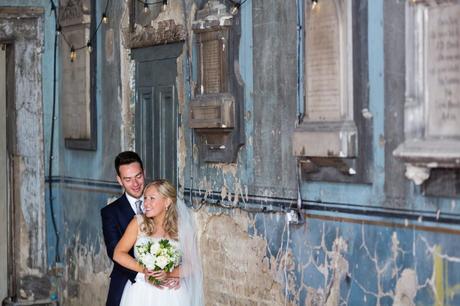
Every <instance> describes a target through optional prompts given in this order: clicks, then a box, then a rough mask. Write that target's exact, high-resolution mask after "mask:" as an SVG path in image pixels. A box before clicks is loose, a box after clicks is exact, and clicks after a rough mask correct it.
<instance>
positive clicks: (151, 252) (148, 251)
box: [136, 239, 181, 285]
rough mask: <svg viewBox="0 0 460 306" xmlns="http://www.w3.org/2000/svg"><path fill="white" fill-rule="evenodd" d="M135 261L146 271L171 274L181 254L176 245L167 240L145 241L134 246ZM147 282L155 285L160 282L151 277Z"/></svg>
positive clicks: (178, 262)
mask: <svg viewBox="0 0 460 306" xmlns="http://www.w3.org/2000/svg"><path fill="white" fill-rule="evenodd" d="M136 252H137V261H138V262H139V263H140V264H141V265H143V266H144V267H145V268H146V269H147V270H151V271H158V270H163V271H165V272H171V271H172V270H173V269H174V268H175V267H177V266H178V265H179V264H180V261H181V253H180V250H179V249H178V248H177V245H176V244H172V243H171V242H170V241H169V240H168V239H161V240H158V241H157V240H153V241H152V240H147V241H145V242H144V243H142V244H138V245H136ZM149 280H150V281H152V282H153V283H155V284H156V285H159V284H160V281H159V280H157V279H155V278H154V277H153V276H150V277H149Z"/></svg>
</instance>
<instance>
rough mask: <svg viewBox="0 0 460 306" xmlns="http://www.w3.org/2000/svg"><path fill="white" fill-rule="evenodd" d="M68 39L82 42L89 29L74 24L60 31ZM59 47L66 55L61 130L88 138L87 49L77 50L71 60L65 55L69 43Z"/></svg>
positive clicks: (89, 130) (63, 75)
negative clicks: (70, 27)
mask: <svg viewBox="0 0 460 306" xmlns="http://www.w3.org/2000/svg"><path fill="white" fill-rule="evenodd" d="M63 34H64V35H65V36H66V37H67V39H68V40H69V41H72V43H75V45H77V46H80V45H85V41H87V39H88V34H89V29H85V27H84V26H82V27H74V28H72V30H66V31H63ZM61 50H63V51H64V52H63V54H65V55H66V56H65V57H64V58H63V61H62V96H61V101H62V115H63V119H64V120H63V121H62V125H63V131H64V138H66V139H89V138H90V137H91V121H90V111H91V109H90V104H91V97H90V71H89V70H90V65H89V64H90V63H89V54H88V52H86V50H80V51H79V52H78V53H77V57H76V59H75V60H74V61H70V58H69V56H68V54H69V53H70V52H69V47H68V46H67V44H66V43H63V44H62V47H61Z"/></svg>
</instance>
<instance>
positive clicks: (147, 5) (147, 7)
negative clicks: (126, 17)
mask: <svg viewBox="0 0 460 306" xmlns="http://www.w3.org/2000/svg"><path fill="white" fill-rule="evenodd" d="M149 11H150V9H149V4H148V3H147V2H144V13H145V14H148V13H149Z"/></svg>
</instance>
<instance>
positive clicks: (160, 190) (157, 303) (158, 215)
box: [113, 180, 204, 306]
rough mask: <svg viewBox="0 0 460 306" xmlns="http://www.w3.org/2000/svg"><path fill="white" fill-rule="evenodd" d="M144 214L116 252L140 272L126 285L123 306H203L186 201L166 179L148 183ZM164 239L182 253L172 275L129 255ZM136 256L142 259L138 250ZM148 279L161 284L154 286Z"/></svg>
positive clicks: (198, 263) (116, 256) (122, 261)
mask: <svg viewBox="0 0 460 306" xmlns="http://www.w3.org/2000/svg"><path fill="white" fill-rule="evenodd" d="M144 211H145V212H144V214H143V215H136V216H135V217H134V218H133V220H132V221H131V222H130V224H129V225H128V227H127V229H126V231H125V233H124V235H123V237H122V238H121V240H120V241H119V242H118V244H117V246H116V248H115V251H114V256H113V259H114V260H115V261H116V262H118V263H119V264H120V265H122V266H124V267H126V268H128V269H131V270H133V271H137V272H138V274H137V277H136V282H135V283H131V281H129V280H128V281H127V282H126V285H125V289H124V291H123V296H122V298H121V302H120V306H134V305H146V306H162V305H168V306H184V305H187V306H204V298H203V286H202V282H203V280H202V269H201V261H200V257H199V253H198V248H197V245H196V232H195V228H194V223H193V220H192V217H191V216H190V214H189V211H188V209H187V207H185V204H184V203H183V201H180V200H179V201H177V197H176V189H175V188H174V186H172V184H171V183H169V182H168V181H167V180H155V181H153V182H152V183H150V184H148V185H147V186H146V187H145V190H144ZM161 239H167V240H169V241H170V243H171V245H178V246H179V249H180V251H181V254H182V260H181V263H180V265H179V266H178V267H176V268H174V269H173V270H172V271H171V272H165V271H163V270H159V271H149V270H147V269H146V268H144V266H142V265H141V264H140V263H139V262H138V261H137V260H136V259H135V258H133V257H132V256H131V255H130V254H129V251H130V250H131V249H132V248H133V247H134V246H136V245H140V244H142V243H145V241H148V240H151V241H152V242H154V241H158V240H161ZM134 256H135V257H136V258H137V257H138V256H139V254H137V252H136V247H134ZM148 277H154V278H155V279H156V280H157V281H160V284H159V285H154V284H152V283H151V282H149V281H148ZM177 282H179V284H178V286H177V285H176V284H177Z"/></svg>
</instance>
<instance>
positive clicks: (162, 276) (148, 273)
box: [144, 269, 168, 281]
mask: <svg viewBox="0 0 460 306" xmlns="http://www.w3.org/2000/svg"><path fill="white" fill-rule="evenodd" d="M144 274H145V277H147V278H148V277H149V276H152V277H154V278H155V279H157V280H159V281H163V280H165V279H166V278H167V276H168V275H167V273H166V272H165V271H163V270H157V271H151V270H147V269H144Z"/></svg>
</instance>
